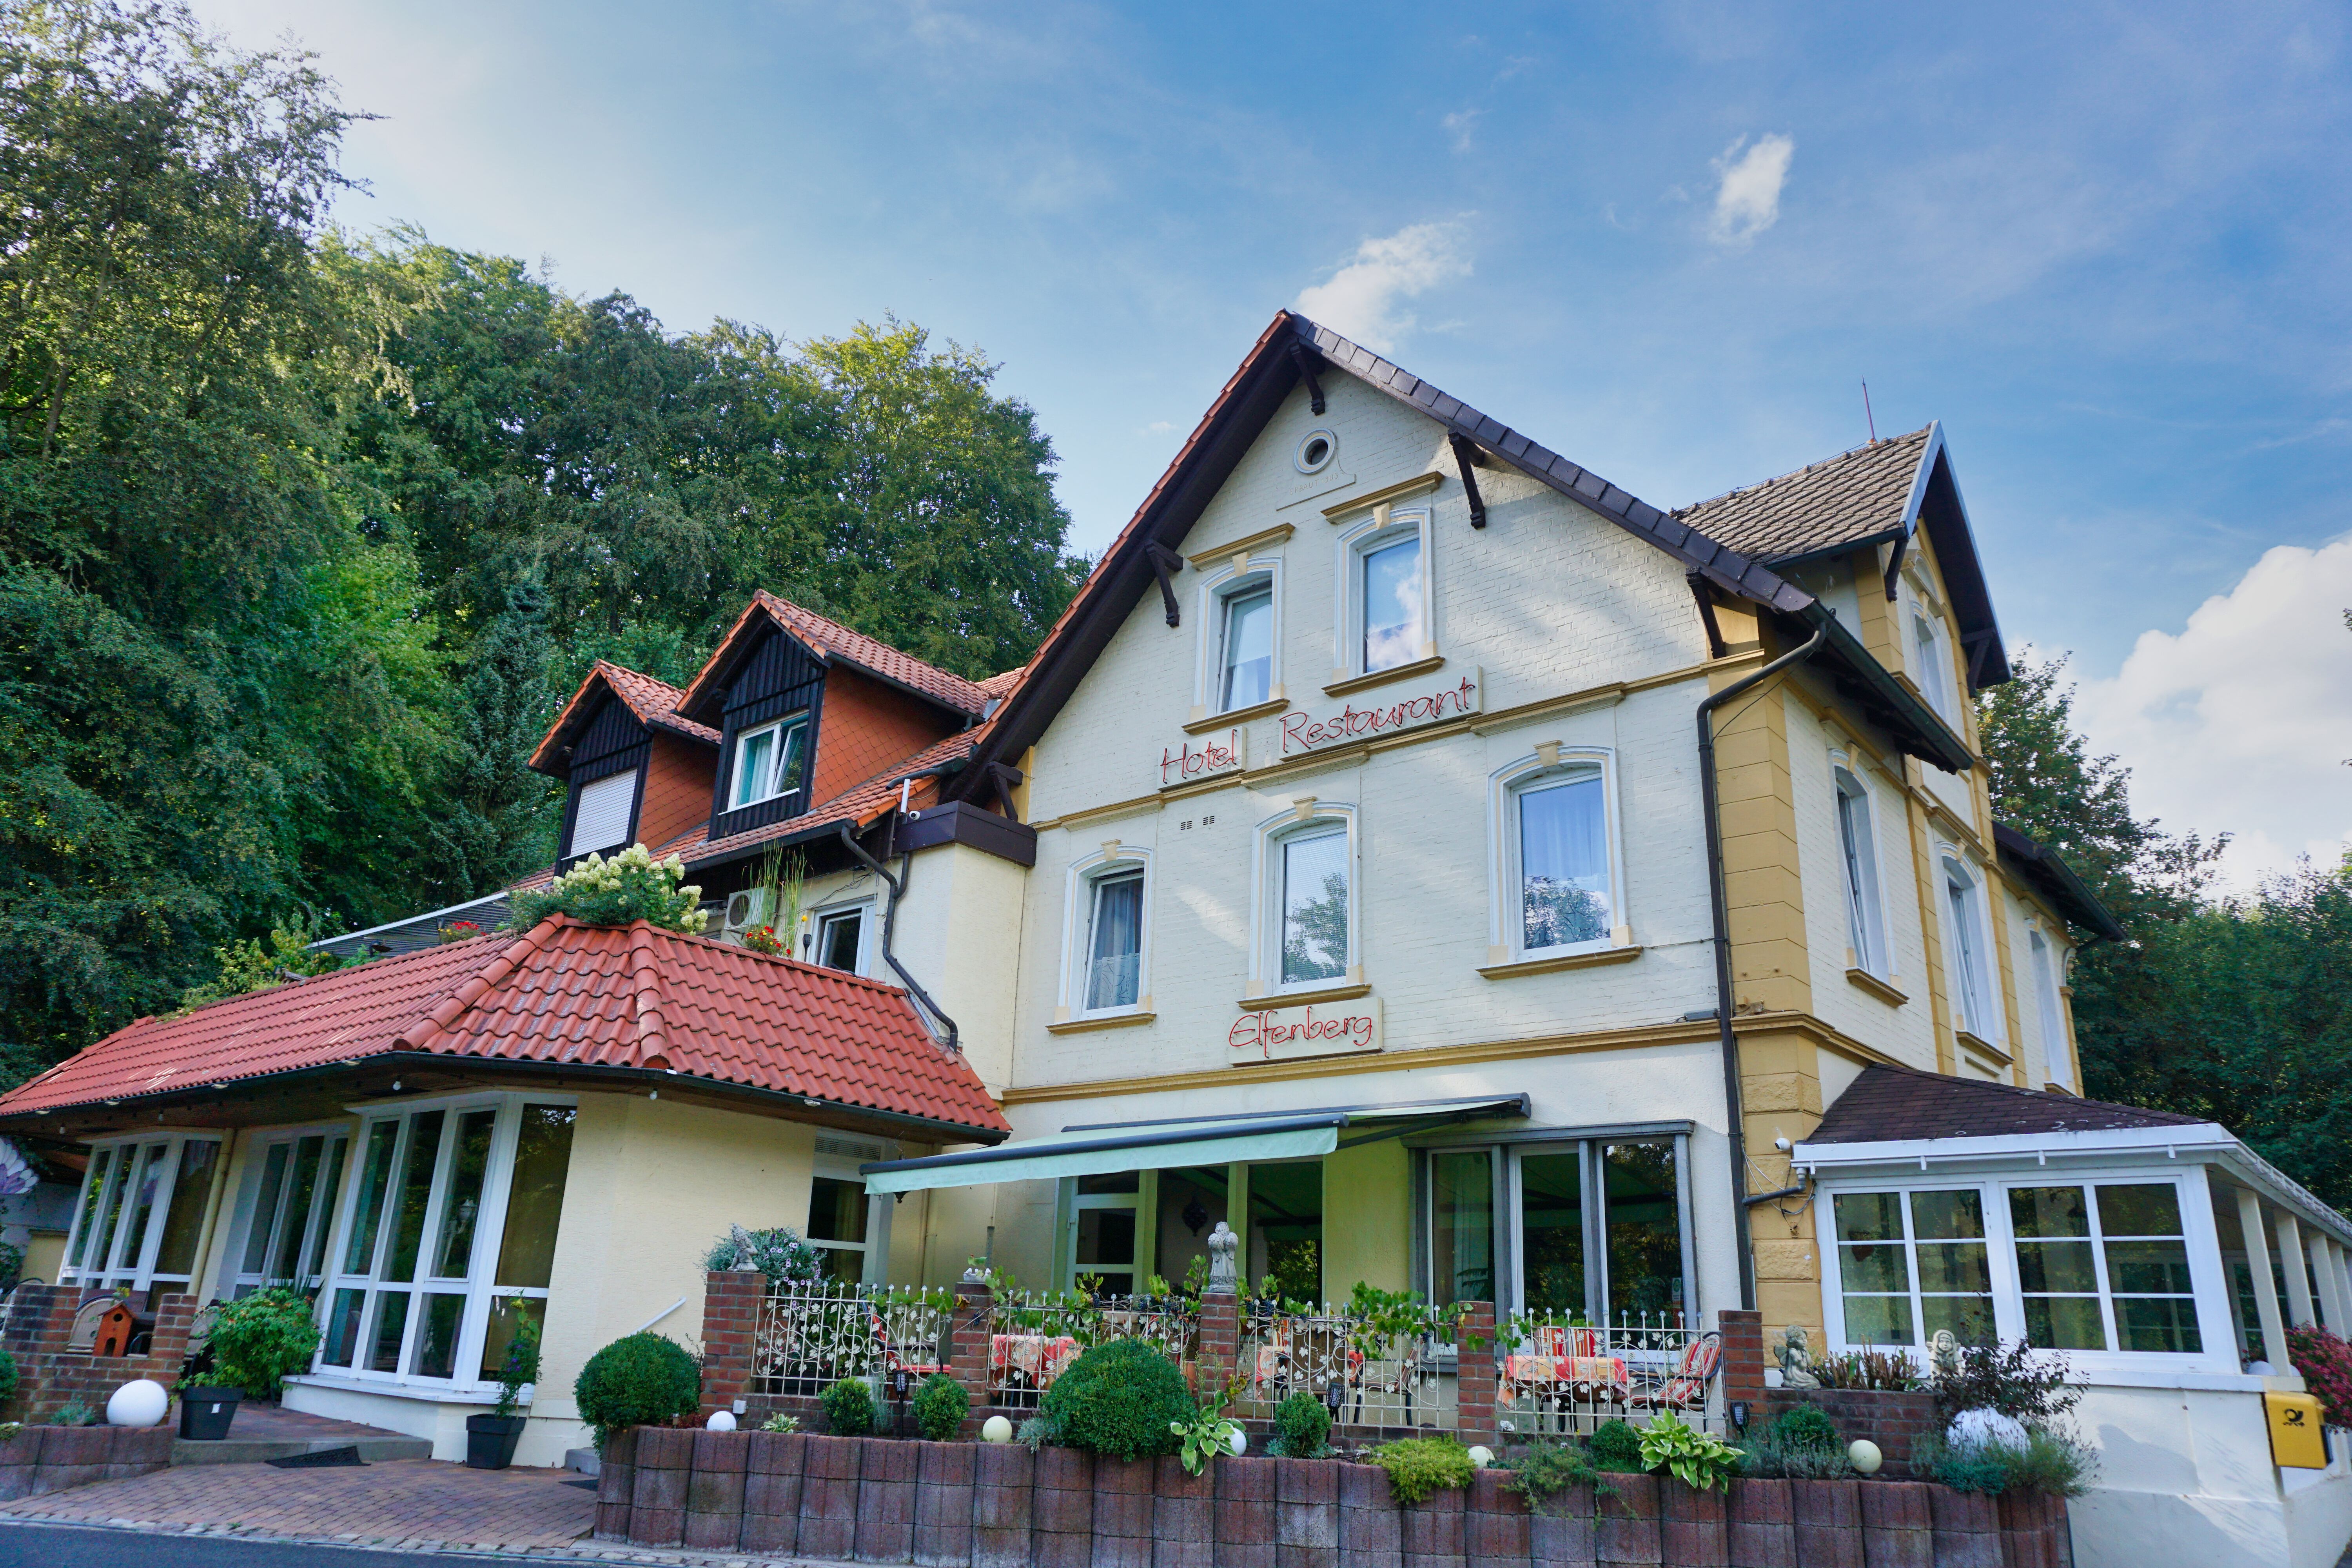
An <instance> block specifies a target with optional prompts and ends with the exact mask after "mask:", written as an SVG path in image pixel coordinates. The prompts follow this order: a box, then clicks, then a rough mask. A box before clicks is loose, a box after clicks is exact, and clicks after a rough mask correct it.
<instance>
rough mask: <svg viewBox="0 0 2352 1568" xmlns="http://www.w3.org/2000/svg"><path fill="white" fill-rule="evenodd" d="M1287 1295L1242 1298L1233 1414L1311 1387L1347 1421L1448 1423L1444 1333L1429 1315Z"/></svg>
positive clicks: (1256, 1413) (1264, 1409) (1450, 1390)
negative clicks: (1307, 1304) (1301, 1300)
mask: <svg viewBox="0 0 2352 1568" xmlns="http://www.w3.org/2000/svg"><path fill="white" fill-rule="evenodd" d="M1297 1305H1298V1303H1297V1302H1287V1303H1283V1304H1281V1305H1280V1306H1277V1305H1276V1303H1274V1302H1271V1301H1262V1300H1261V1301H1245V1302H1244V1303H1243V1304H1242V1321H1241V1343H1240V1364H1239V1366H1238V1368H1237V1369H1236V1370H1237V1372H1238V1373H1239V1374H1240V1382H1241V1389H1240V1392H1239V1394H1238V1395H1237V1396H1236V1398H1235V1400H1234V1414H1235V1415H1242V1416H1248V1417H1255V1418H1257V1419H1261V1420H1263V1419H1267V1418H1270V1417H1271V1416H1272V1415H1274V1407H1275V1406H1276V1405H1280V1404H1281V1403H1282V1402H1283V1401H1284V1400H1285V1399H1287V1398H1288V1397H1290V1396H1291V1395H1292V1394H1302V1393H1303V1394H1313V1395H1314V1396H1315V1397H1316V1398H1317V1399H1319V1400H1321V1401H1322V1402H1323V1404H1324V1405H1325V1407H1326V1408H1328V1409H1329V1410H1330V1411H1331V1412H1332V1418H1333V1419H1334V1420H1335V1421H1337V1422H1339V1423H1341V1424H1344V1425H1347V1426H1381V1427H1417V1426H1429V1427H1436V1428H1439V1429H1442V1430H1444V1431H1452V1430H1454V1428H1455V1427H1456V1426H1458V1425H1459V1421H1458V1419H1457V1408H1456V1405H1455V1400H1454V1377H1453V1375H1452V1372H1451V1369H1450V1367H1449V1365H1448V1363H1450V1362H1451V1361H1452V1359H1453V1355H1452V1351H1451V1348H1450V1347H1449V1346H1448V1345H1447V1344H1446V1343H1445V1341H1446V1338H1447V1337H1448V1336H1447V1334H1446V1332H1445V1331H1444V1325H1443V1323H1442V1322H1441V1321H1440V1319H1439V1318H1438V1316H1437V1315H1436V1314H1434V1313H1430V1312H1427V1311H1414V1310H1407V1311H1404V1312H1402V1313H1400V1312H1398V1311H1396V1310H1386V1311H1376V1312H1360V1311H1351V1310H1349V1309H1347V1308H1344V1307H1339V1306H1322V1307H1318V1308H1315V1309H1314V1310H1308V1311H1303V1312H1302V1311H1297V1310H1284V1309H1285V1308H1286V1307H1287V1308H1296V1307H1297Z"/></svg>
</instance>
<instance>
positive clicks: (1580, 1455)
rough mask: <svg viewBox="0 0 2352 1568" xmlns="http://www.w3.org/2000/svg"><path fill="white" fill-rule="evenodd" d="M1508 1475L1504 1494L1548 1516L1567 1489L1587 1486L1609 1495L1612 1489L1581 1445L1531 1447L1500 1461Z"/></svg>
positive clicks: (1504, 1480) (1549, 1444)
mask: <svg viewBox="0 0 2352 1568" xmlns="http://www.w3.org/2000/svg"><path fill="white" fill-rule="evenodd" d="M1503 1468H1505V1469H1506V1470H1508V1471H1509V1472H1510V1474H1508V1475H1507V1476H1505V1477H1504V1478H1503V1487H1504V1489H1505V1490H1507V1491H1515V1492H1517V1493H1518V1494H1519V1496H1520V1497H1521V1498H1522V1499H1524V1500H1526V1502H1527V1505H1528V1508H1530V1509H1532V1510H1535V1511H1536V1512H1538V1513H1549V1512H1551V1510H1552V1505H1553V1504H1554V1503H1556V1502H1557V1501H1559V1495H1560V1494H1561V1493H1562V1492H1564V1491H1566V1490H1568V1489H1569V1488H1570V1487H1581V1486H1590V1487H1591V1488H1593V1489H1595V1490H1598V1491H1603V1492H1609V1491H1614V1490H1615V1488H1613V1487H1612V1486H1611V1485H1610V1484H1609V1483H1608V1482H1607V1481H1604V1480H1602V1479H1601V1477H1600V1472H1598V1471H1596V1470H1595V1469H1594V1468H1592V1458H1591V1456H1590V1455H1588V1454H1587V1453H1586V1452H1585V1451H1584V1445H1583V1444H1581V1443H1574V1442H1569V1443H1532V1444H1529V1445H1528V1447H1524V1448H1522V1449H1520V1450H1519V1451H1518V1452H1517V1453H1516V1454H1513V1455H1512V1456H1511V1457H1510V1458H1507V1459H1506V1460H1504V1461H1503Z"/></svg>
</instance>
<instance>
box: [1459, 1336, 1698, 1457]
mask: <svg viewBox="0 0 2352 1568" xmlns="http://www.w3.org/2000/svg"><path fill="white" fill-rule="evenodd" d="M1496 1340H1497V1343H1496V1346H1495V1356H1496V1385H1495V1405H1496V1417H1497V1418H1498V1420H1499V1421H1500V1422H1501V1423H1502V1425H1503V1427H1504V1435H1505V1437H1506V1440H1508V1439H1509V1438H1510V1437H1511V1436H1520V1437H1536V1436H1587V1435H1589V1434H1591V1431H1592V1429H1593V1428H1594V1427H1595V1426H1600V1425H1601V1423H1602V1422H1603V1421H1609V1420H1624V1421H1630V1422H1632V1423H1633V1425H1634V1426H1646V1425H1648V1424H1649V1423H1650V1422H1651V1421H1652V1420H1654V1419H1655V1418H1656V1417H1657V1416H1658V1415H1661V1414H1662V1413H1664V1412H1665V1411H1668V1410H1671V1411H1673V1412H1674V1413H1675V1415H1677V1416H1678V1417H1680V1418H1681V1419H1682V1420H1683V1421H1685V1422H1686V1423H1688V1424H1689V1425H1690V1426H1699V1427H1703V1428H1705V1429H1706V1430H1708V1431H1712V1432H1714V1433H1716V1434H1717V1435H1718V1436H1727V1435H1728V1433H1727V1419H1726V1415H1725V1411H1724V1405H1723V1384H1722V1379H1721V1378H1720V1377H1719V1376H1718V1375H1717V1372H1718V1369H1719V1367H1720V1364H1721V1362H1722V1347H1723V1341H1722V1336H1720V1335H1719V1334H1717V1332H1716V1331H1713V1330H1711V1329H1700V1328H1696V1327H1694V1326H1690V1325H1688V1324H1685V1322H1684V1321H1682V1319H1681V1317H1680V1316H1679V1315H1678V1314H1677V1315H1673V1316H1660V1317H1638V1318H1623V1319H1620V1320H1619V1321H1617V1322H1614V1323H1585V1322H1580V1321H1573V1320H1570V1319H1568V1318H1565V1317H1561V1318H1552V1317H1547V1316H1542V1315H1537V1316H1532V1317H1529V1316H1517V1317H1514V1318H1513V1319H1512V1320H1511V1321H1509V1322H1508V1323H1507V1324H1505V1325H1503V1327H1502V1328H1501V1329H1500V1330H1499V1331H1498V1332H1497V1334H1496Z"/></svg>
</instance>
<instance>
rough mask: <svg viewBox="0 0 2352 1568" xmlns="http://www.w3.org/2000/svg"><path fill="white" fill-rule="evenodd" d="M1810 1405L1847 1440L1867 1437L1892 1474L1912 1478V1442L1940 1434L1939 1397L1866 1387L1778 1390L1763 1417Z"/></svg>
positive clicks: (1769, 1399)
mask: <svg viewBox="0 0 2352 1568" xmlns="http://www.w3.org/2000/svg"><path fill="white" fill-rule="evenodd" d="M1799 1405H1811V1406H1812V1407H1813V1408H1814V1409H1816V1410H1819V1411H1820V1412H1821V1413H1822V1415H1826V1416H1828V1417H1829V1418H1830V1420H1831V1421H1832V1423H1833V1424H1834V1425H1835V1426H1836V1427H1837V1429H1838V1436H1841V1437H1843V1438H1844V1439H1845V1440H1846V1441H1847V1442H1849V1443H1851V1442H1853V1441H1854V1440H1855V1439H1857V1438H1868V1439H1869V1440H1870V1441H1871V1442H1874V1443H1875V1444H1877V1445H1878V1448H1879V1451H1880V1452H1881V1453H1883V1454H1885V1456H1886V1471H1885V1473H1886V1474H1888V1475H1908V1474H1910V1470H1911V1440H1912V1439H1913V1438H1915V1437H1917V1436H1921V1435H1922V1434H1923V1433H1928V1432H1934V1431H1937V1430H1938V1429H1939V1428H1940V1427H1941V1426H1943V1423H1942V1422H1941V1421H1940V1420H1938V1419H1937V1415H1936V1396H1935V1395H1934V1394H1894V1393H1888V1392H1885V1391H1882V1390H1878V1389H1865V1388H1775V1389H1772V1390H1770V1391H1769V1393H1767V1394H1765V1396H1764V1407H1763V1412H1762V1414H1763V1415H1770V1416H1778V1415H1780V1414H1781V1413H1783V1412H1784V1411H1790V1410H1794V1409H1795V1408H1797V1406H1799Z"/></svg>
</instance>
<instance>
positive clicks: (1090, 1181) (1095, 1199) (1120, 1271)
mask: <svg viewBox="0 0 2352 1568" xmlns="http://www.w3.org/2000/svg"><path fill="white" fill-rule="evenodd" d="M1074 1180H1075V1182H1076V1195H1075V1196H1074V1197H1073V1198H1072V1200H1071V1205H1070V1228H1071V1232H1072V1235H1071V1245H1070V1250H1069V1253H1068V1257H1069V1258H1070V1274H1071V1283H1072V1284H1073V1285H1079V1284H1091V1285H1093V1286H1094V1287H1095V1288H1096V1289H1097V1292H1098V1293H1099V1294H1102V1295H1106V1296H1132V1295H1134V1294H1135V1261H1136V1260H1135V1242H1136V1236H1135V1219H1136V1209H1137V1205H1139V1203H1140V1202H1141V1201H1142V1191H1143V1183H1142V1179H1141V1175H1140V1173H1138V1172H1135V1171H1120V1172H1114V1173H1111V1174H1109V1175H1102V1176H1078V1177H1076V1178H1074Z"/></svg>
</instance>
